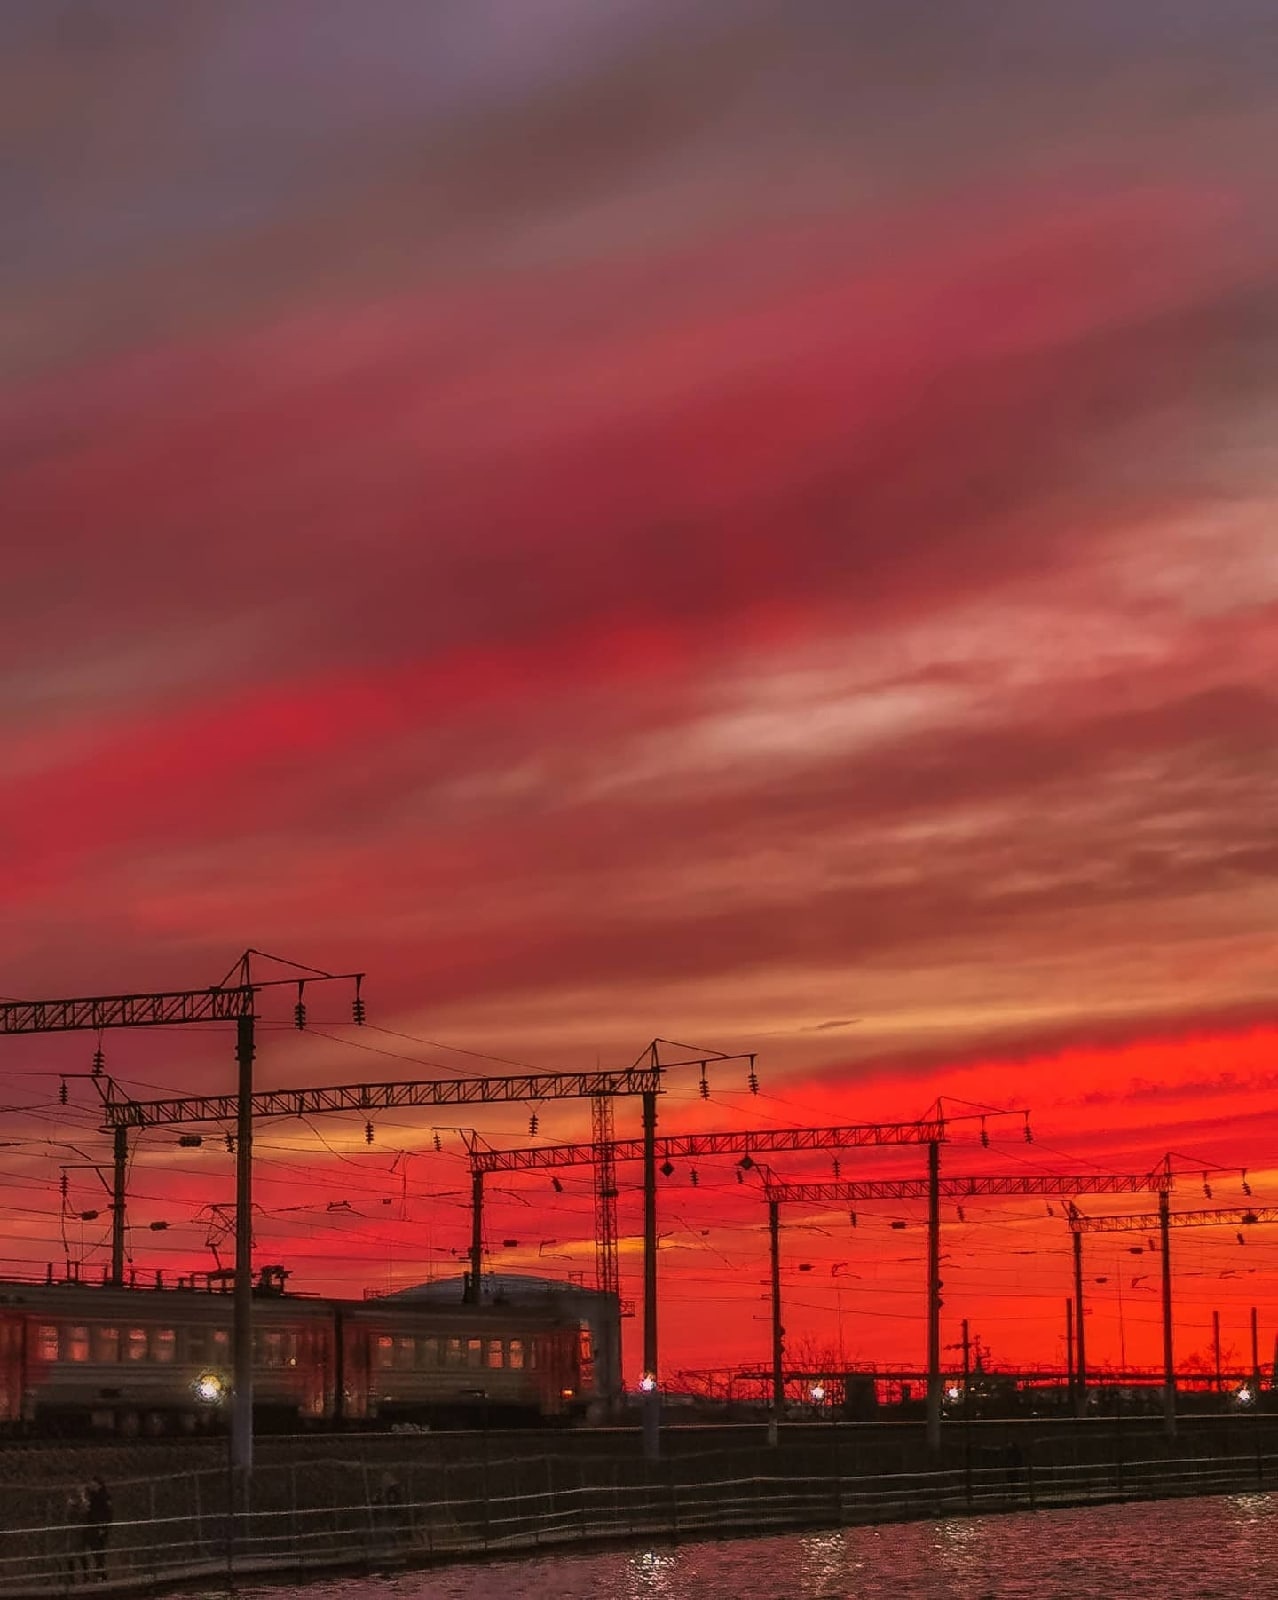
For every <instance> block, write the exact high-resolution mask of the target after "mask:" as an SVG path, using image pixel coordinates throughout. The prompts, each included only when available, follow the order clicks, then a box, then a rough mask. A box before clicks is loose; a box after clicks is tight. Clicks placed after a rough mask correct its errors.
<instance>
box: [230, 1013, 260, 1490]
mask: <svg viewBox="0 0 1278 1600" xmlns="http://www.w3.org/2000/svg"><path fill="white" fill-rule="evenodd" d="M253 1024H254V1018H253V1014H252V1012H250V1013H249V1014H248V1016H244V1017H237V1018H236V1038H235V1059H236V1061H237V1062H238V1063H239V1069H240V1071H239V1090H238V1093H239V1104H238V1106H237V1115H236V1132H235V1306H234V1323H235V1354H234V1378H233V1386H234V1392H233V1393H232V1395H231V1459H232V1461H233V1462H234V1465H235V1469H236V1473H237V1475H238V1476H239V1478H240V1482H241V1500H242V1503H243V1505H244V1507H245V1509H247V1506H248V1484H249V1474H250V1473H251V1472H252V1470H253V1056H254V1053H255V1050H254V1027H253Z"/></svg>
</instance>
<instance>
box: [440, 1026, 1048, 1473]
mask: <svg viewBox="0 0 1278 1600" xmlns="http://www.w3.org/2000/svg"><path fill="white" fill-rule="evenodd" d="M728 1059H731V1058H728ZM750 1059H751V1062H752V1064H753V1057H751V1058H750ZM752 1082H753V1080H752ZM1003 1116H1016V1117H1023V1118H1024V1119H1025V1136H1026V1138H1027V1139H1028V1138H1029V1137H1030V1132H1029V1113H1028V1111H1026V1110H1024V1109H1023V1108H1022V1109H1015V1110H985V1111H980V1110H976V1111H962V1112H957V1113H954V1114H946V1113H945V1112H944V1110H943V1107H942V1104H941V1102H940V1101H937V1102H936V1103H935V1106H934V1108H933V1110H932V1112H930V1113H929V1114H928V1115H925V1116H923V1117H919V1118H916V1119H915V1120H913V1121H911V1122H865V1123H847V1124H842V1125H840V1126H836V1127H828V1128H764V1129H750V1130H741V1131H736V1132H726V1133H725V1132H709V1133H690V1134H674V1135H669V1136H666V1137H664V1138H662V1139H660V1140H657V1139H656V1138H652V1139H651V1140H648V1139H645V1140H643V1141H639V1140H617V1141H614V1142H613V1144H612V1145H611V1147H610V1150H609V1152H608V1158H609V1161H608V1164H609V1167H610V1168H613V1167H615V1164H616V1163H617V1162H618V1161H625V1160H636V1159H640V1158H642V1159H643V1162H644V1260H645V1263H646V1262H647V1261H648V1260H652V1261H653V1262H654V1263H655V1260H656V1188H655V1164H656V1158H657V1156H658V1155H659V1154H660V1155H661V1156H662V1158H663V1160H664V1161H666V1162H669V1161H671V1160H673V1159H674V1158H675V1157H685V1158H686V1157H690V1156H707V1155H729V1154H732V1155H740V1156H741V1157H742V1161H741V1165H742V1166H744V1167H750V1166H753V1165H754V1164H755V1157H756V1156H758V1155H763V1154H771V1153H775V1152H779V1151H801V1150H830V1149H834V1150H845V1149H857V1148H867V1147H872V1146H877V1147H887V1146H892V1145H926V1146H927V1147H928V1151H929V1158H930V1161H931V1162H932V1163H934V1164H936V1166H937V1167H938V1170H939V1161H940V1146H941V1144H942V1143H943V1142H945V1141H946V1140H947V1138H948V1129H949V1127H950V1125H951V1124H952V1123H956V1122H964V1123H966V1122H979V1123H980V1124H981V1130H982V1136H983V1137H984V1134H985V1124H986V1122H987V1120H988V1119H989V1118H990V1117H1003ZM645 1132H647V1130H646V1129H645ZM588 1163H589V1164H593V1165H594V1167H595V1172H596V1181H597V1182H598V1181H599V1174H600V1172H601V1170H602V1167H601V1163H600V1152H599V1151H598V1150H597V1148H596V1147H595V1146H594V1145H585V1144H565V1145H533V1146H525V1147H521V1148H518V1149H510V1150H491V1149H480V1148H479V1147H478V1146H473V1147H472V1150H471V1191H472V1231H471V1238H472V1247H471V1273H472V1276H476V1275H478V1273H479V1270H480V1263H481V1254H482V1207H483V1178H484V1174H485V1173H487V1172H500V1171H508V1172H515V1171H530V1170H535V1169H542V1170H545V1169H549V1168H554V1167H566V1166H575V1165H585V1164H588ZM932 1276H933V1277H935V1272H934V1273H933V1274H932ZM655 1288H656V1286H655V1280H654V1281H652V1282H650V1281H649V1279H648V1277H647V1275H645V1280H644V1372H645V1378H647V1377H648V1376H649V1375H651V1376H653V1377H654V1378H655V1373H656V1365H655V1359H650V1357H652V1358H655V1350H656V1345H655V1338H654V1339H653V1340H652V1341H651V1342H650V1340H649V1335H648V1328H649V1325H650V1317H651V1319H652V1320H655V1312H656V1295H655ZM774 1311H775V1308H774ZM934 1322H935V1319H929V1325H928V1326H929V1335H928V1337H929V1352H930V1355H929V1360H930V1362H931V1363H932V1364H934V1365H936V1367H937V1369H938V1370H939V1364H940V1346H939V1323H937V1324H935V1325H934ZM933 1344H935V1345H936V1349H935V1350H932V1348H931V1347H932V1345H933ZM936 1393H937V1410H936V1417H937V1421H936V1429H935V1432H936V1438H935V1444H936V1447H937V1448H939V1444H940V1400H939V1396H940V1388H939V1384H938V1386H937V1391H936ZM778 1418H779V1413H778V1411H777V1410H776V1409H775V1408H774V1411H773V1415H772V1423H771V1429H772V1436H773V1437H774V1438H775V1436H776V1425H777V1421H778Z"/></svg>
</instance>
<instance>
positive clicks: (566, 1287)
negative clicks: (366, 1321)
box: [384, 1272, 622, 1401]
mask: <svg viewBox="0 0 1278 1600" xmlns="http://www.w3.org/2000/svg"><path fill="white" fill-rule="evenodd" d="M469 1284H470V1274H469V1273H463V1274H461V1275H460V1276H459V1277H456V1278H437V1279H435V1280H434V1281H433V1282H431V1283H419V1284H417V1285H416V1286H415V1287H413V1288H411V1289H398V1290H396V1291H395V1292H394V1293H393V1294H388V1295H386V1296H384V1298H385V1299H387V1300H413V1301H417V1302H423V1301H424V1302H427V1303H430V1304H434V1305H460V1304H462V1302H463V1300H464V1298H465V1295H466V1290H467V1288H468V1287H469ZM481 1287H482V1291H483V1299H484V1301H485V1303H487V1304H489V1305H532V1304H536V1303H538V1302H543V1303H544V1302H545V1301H553V1302H554V1304H555V1305H556V1306H557V1307H558V1308H559V1309H560V1310H561V1311H562V1312H564V1313H565V1314H566V1315H567V1316H569V1317H572V1318H574V1319H575V1320H576V1321H578V1322H581V1323H582V1324H584V1325H585V1326H586V1327H587V1328H589V1329H590V1347H591V1351H592V1353H593V1355H594V1361H595V1381H596V1383H597V1385H598V1388H599V1392H600V1393H601V1394H606V1395H610V1396H612V1397H613V1399H614V1400H615V1401H619V1400H620V1398H621V1392H622V1381H621V1302H620V1301H619V1299H618V1297H617V1296H616V1295H615V1294H601V1293H600V1292H599V1291H598V1290H597V1289H583V1288H582V1287H581V1285H580V1284H576V1283H564V1282H562V1280H560V1279H558V1278H536V1277H532V1276H530V1275H528V1274H525V1273H520V1272H492V1273H487V1272H486V1273H485V1274H484V1276H483V1279H482V1280H481Z"/></svg>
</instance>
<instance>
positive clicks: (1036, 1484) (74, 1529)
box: [0, 1446, 1278, 1597]
mask: <svg viewBox="0 0 1278 1600" xmlns="http://www.w3.org/2000/svg"><path fill="white" fill-rule="evenodd" d="M335 1449H336V1450H337V1451H339V1452H340V1446H335ZM857 1464H858V1465H859V1463H857ZM832 1465H834V1466H836V1467H837V1462H833V1463H832ZM1271 1485H1278V1455H1273V1454H1268V1455H1266V1454H1262V1453H1259V1452H1254V1453H1247V1454H1245V1455H1237V1454H1231V1455H1224V1456H1222V1455H1215V1454H1213V1455H1194V1454H1182V1455H1175V1456H1169V1455H1166V1454H1159V1455H1152V1454H1150V1455H1140V1454H1138V1455H1134V1456H1133V1458H1132V1459H1128V1460H1122V1461H1105V1462H1096V1461H1089V1462H1060V1461H1057V1462H1050V1463H1046V1464H1044V1463H1039V1464H1035V1463H1034V1462H1033V1461H1032V1460H1025V1459H1022V1458H1021V1457H1020V1456H1019V1454H1018V1453H1016V1452H1013V1451H1009V1450H1007V1449H1001V1450H999V1451H998V1452H991V1451H984V1452H979V1453H977V1454H976V1455H975V1456H971V1455H969V1458H968V1459H966V1460H964V1461H963V1462H962V1463H961V1464H959V1465H950V1466H947V1467H946V1468H945V1470H943V1471H892V1472H882V1471H876V1472H864V1471H853V1472H844V1471H838V1470H833V1471H831V1470H825V1471H819V1472H818V1471H796V1470H793V1463H791V1465H790V1466H789V1467H787V1466H786V1464H785V1459H784V1457H783V1456H781V1455H778V1454H777V1453H776V1452H772V1453H769V1452H767V1451H766V1450H759V1451H757V1452H749V1453H748V1454H747V1455H746V1456H745V1457H743V1453H742V1452H741V1451H740V1450H736V1451H730V1450H721V1451H709V1452H705V1453H703V1454H700V1455H689V1456H685V1457H682V1458H678V1459H675V1460H671V1461H666V1462H663V1463H661V1464H659V1465H657V1464H652V1463H647V1462H644V1461H642V1460H636V1459H635V1458H634V1457H633V1455H627V1456H624V1457H623V1456H617V1457H599V1456H593V1457H591V1458H589V1459H580V1458H578V1459H572V1458H570V1457H565V1456H555V1457H547V1456H541V1457H537V1456H528V1455H522V1456H499V1457H498V1456H495V1457H494V1458H493V1459H473V1458H469V1457H468V1458H466V1459H460V1460H453V1461H448V1460H442V1459H440V1458H439V1457H438V1456H436V1457H434V1458H433V1459H424V1460H413V1459H401V1460H399V1461H396V1462H395V1463H394V1465H393V1467H389V1468H388V1467H385V1466H384V1465H381V1464H379V1463H378V1462H377V1461H373V1462H370V1461H368V1460H365V1459H358V1458H354V1459H353V1458H351V1457H349V1456H347V1457H344V1456H343V1455H342V1454H340V1453H335V1454H333V1455H332V1456H326V1457H324V1458H321V1459H312V1460H308V1461H304V1462H296V1463H292V1464H272V1465H267V1466H262V1467H259V1468H258V1469H257V1471H256V1472H255V1474H254V1482H253V1507H252V1511H251V1512H248V1513H243V1512H241V1513H238V1514H236V1515H234V1516H232V1515H231V1514H230V1513H229V1512H228V1491H229V1487H230V1485H229V1482H228V1479H227V1476H226V1474H225V1472H223V1471H218V1470H216V1469H204V1470H200V1471H195V1472H188V1473H179V1474H173V1473H170V1474H166V1475H164V1476H155V1475H150V1476H138V1477H128V1478H117V1480H116V1481H115V1482H114V1483H113V1484H112V1486H111V1487H112V1492H113V1496H114V1501H115V1513H116V1514H115V1520H114V1522H113V1524H112V1526H111V1528H110V1536H109V1539H108V1541H107V1544H106V1548H105V1550H104V1551H102V1552H100V1553H99V1552H98V1551H96V1550H94V1549H93V1548H92V1547H91V1546H90V1545H89V1544H88V1543H87V1542H86V1538H85V1530H84V1528H83V1526H82V1524H81V1523H80V1522H79V1521H78V1520H77V1519H76V1518H75V1517H74V1516H69V1515H68V1513H67V1507H68V1502H69V1497H70V1494H71V1492H72V1490H73V1488H74V1482H71V1483H65V1484H59V1483H56V1482H46V1483H43V1484H37V1483H31V1484H22V1483H12V1482H11V1483H9V1484H7V1485H5V1488H4V1503H5V1513H6V1516H5V1531H4V1534H3V1536H2V1537H0V1597H5V1596H15V1597H17V1596H24V1595H39V1596H47V1595H50V1594H67V1593H72V1592H85V1593H90V1592H103V1593H107V1592H111V1591H113V1590H114V1591H124V1590H128V1589H137V1588H141V1587H143V1586H147V1585H154V1584H164V1583H178V1582H181V1581H184V1580H191V1579H202V1580H212V1581H214V1582H218V1581H220V1580H226V1581H227V1582H228V1584H229V1582H231V1581H233V1580H234V1579H235V1578H236V1577H248V1576H249V1575H252V1574H257V1575H271V1574H274V1575H276V1576H303V1575H306V1574H315V1573H318V1572H321V1571H325V1570H330V1571H331V1570H337V1569H342V1568H345V1569H355V1570H360V1569H362V1570H368V1571H376V1570H385V1569H388V1568H394V1567H396V1566H401V1565H424V1564H427V1563H430V1562H432V1561H444V1560H447V1559H449V1558H451V1557H455V1556H461V1555H475V1554H481V1553H483V1552H486V1551H492V1552H512V1551H519V1550H530V1549H536V1548H541V1547H548V1546H549V1547H553V1546H557V1545H558V1546H562V1545H571V1544H574V1543H587V1542H599V1541H605V1540H627V1539H632V1538H661V1539H675V1538H680V1537H697V1536H700V1537H714V1536H718V1535H723V1534H734V1533H738V1534H740V1533H757V1532H781V1531H784V1530H787V1529H794V1528H804V1527H838V1526H843V1525H847V1524H852V1523H867V1522H882V1521H897V1520H905V1519H909V1518H914V1517H920V1516H936V1515H962V1514H966V1513H969V1512H980V1511H1005V1510H1013V1509H1018V1508H1023V1509H1033V1508H1049V1507H1052V1506H1065V1505H1078V1504H1086V1503H1088V1502H1096V1503H1101V1502H1105V1501H1114V1500H1125V1499H1143V1498H1158V1497H1162V1496H1168V1495H1185V1494H1211V1493H1227V1492H1241V1491H1255V1490H1256V1489H1257V1488H1266V1487H1269V1486H1271Z"/></svg>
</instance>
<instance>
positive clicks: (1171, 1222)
mask: <svg viewBox="0 0 1278 1600" xmlns="http://www.w3.org/2000/svg"><path fill="white" fill-rule="evenodd" d="M1156 1176H1157V1177H1158V1178H1159V1179H1160V1180H1161V1181H1162V1182H1163V1183H1164V1184H1165V1187H1162V1188H1160V1191H1159V1195H1158V1210H1157V1212H1154V1213H1148V1212H1146V1213H1133V1214H1131V1215H1129V1216H1106V1217H1085V1216H1084V1215H1083V1214H1082V1213H1081V1212H1080V1211H1079V1210H1078V1209H1077V1207H1074V1206H1071V1207H1070V1210H1069V1218H1068V1220H1069V1231H1070V1233H1071V1234H1072V1235H1073V1239H1074V1277H1075V1293H1076V1296H1077V1299H1078V1319H1079V1325H1080V1327H1081V1325H1082V1318H1083V1299H1082V1297H1083V1268H1082V1260H1083V1252H1082V1245H1083V1235H1084V1234H1085V1233H1132V1232H1138V1233H1150V1232H1152V1231H1153V1229H1154V1228H1157V1229H1158V1235H1159V1253H1160V1255H1161V1257H1162V1309H1163V1426H1164V1428H1165V1429H1166V1432H1167V1435H1168V1437H1169V1438H1174V1437H1175V1435H1176V1361H1175V1350H1174V1347H1173V1346H1174V1341H1173V1325H1172V1263H1171V1232H1172V1229H1173V1228H1206V1227H1212V1226H1225V1227H1232V1228H1250V1227H1255V1226H1257V1225H1258V1224H1260V1223H1272V1222H1278V1206H1199V1207H1196V1208H1195V1209H1194V1210H1192V1211H1173V1210H1172V1209H1171V1200H1170V1193H1169V1191H1170V1189H1171V1158H1170V1157H1169V1158H1168V1160H1167V1162H1166V1163H1165V1164H1164V1167H1163V1168H1162V1169H1161V1170H1160V1171H1159V1172H1158V1173H1157V1174H1156ZM1253 1332H1254V1329H1253Z"/></svg>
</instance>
